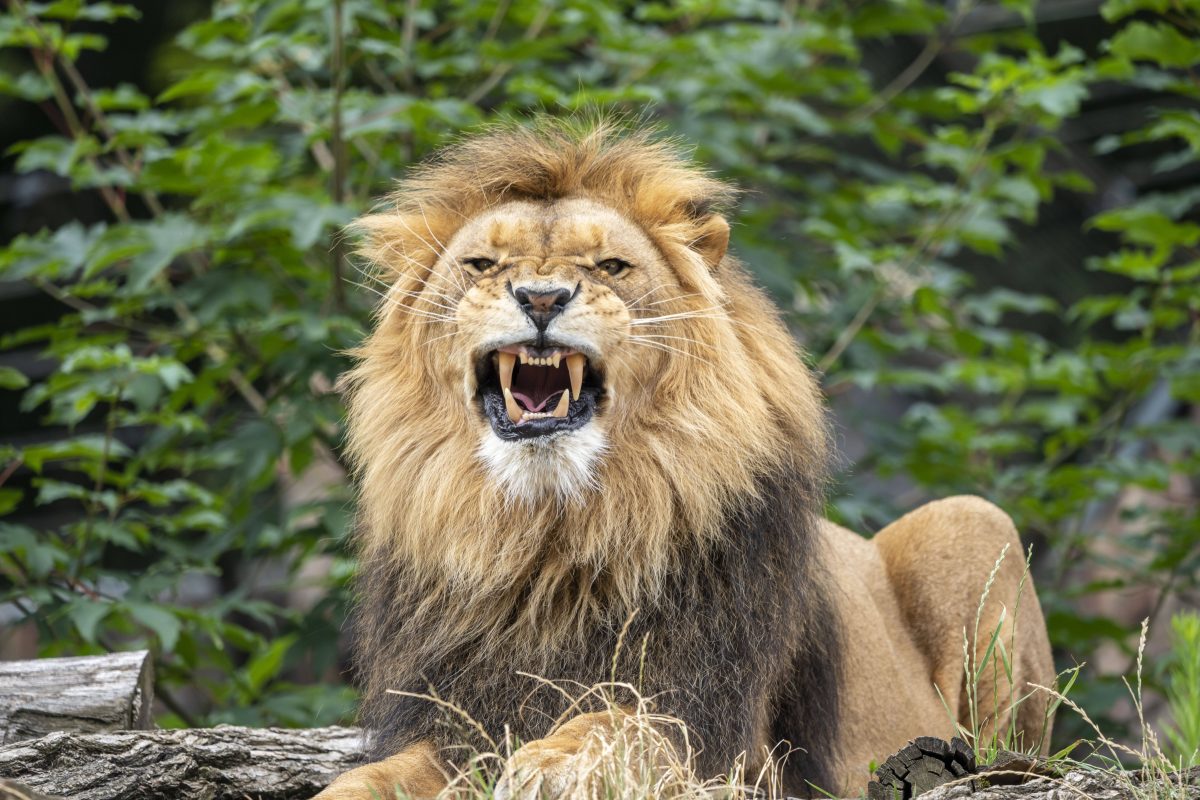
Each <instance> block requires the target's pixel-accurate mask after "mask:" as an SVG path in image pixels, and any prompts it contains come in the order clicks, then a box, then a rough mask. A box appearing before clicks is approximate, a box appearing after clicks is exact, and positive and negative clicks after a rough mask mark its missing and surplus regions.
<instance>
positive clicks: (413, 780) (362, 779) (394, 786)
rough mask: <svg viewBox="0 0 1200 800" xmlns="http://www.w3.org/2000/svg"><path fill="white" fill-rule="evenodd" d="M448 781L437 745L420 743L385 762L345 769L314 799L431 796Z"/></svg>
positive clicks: (359, 799)
mask: <svg viewBox="0 0 1200 800" xmlns="http://www.w3.org/2000/svg"><path fill="white" fill-rule="evenodd" d="M447 781H448V778H447V776H446V772H445V770H444V768H443V766H442V763H441V761H439V759H438V752H437V748H435V747H434V746H433V744H432V743H430V742H419V743H417V744H414V745H411V746H409V747H406V748H404V749H403V750H401V751H400V752H399V753H397V754H396V755H394V756H391V757H390V758H385V759H383V760H382V761H376V762H373V763H371V764H366V765H364V766H361V767H356V768H355V769H352V770H350V771H349V772H344V773H342V774H341V775H339V776H338V777H337V778H336V779H334V781H333V783H331V784H329V786H327V787H325V789H324V790H323V791H322V792H321V793H320V794H318V795H317V796H316V797H315V798H313V800H377V798H385V799H386V798H392V797H396V796H397V795H396V792H397V790H399V791H400V792H402V793H403V796H404V797H410V798H414V799H417V798H429V797H434V796H436V795H437V793H438V792H440V791H441V790H442V789H443V788H444V787H445V786H446V783H447Z"/></svg>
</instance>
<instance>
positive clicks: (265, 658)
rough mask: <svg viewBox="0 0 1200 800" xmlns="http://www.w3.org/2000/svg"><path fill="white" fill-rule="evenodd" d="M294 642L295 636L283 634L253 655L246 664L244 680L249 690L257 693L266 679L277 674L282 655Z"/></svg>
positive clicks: (281, 663)
mask: <svg viewBox="0 0 1200 800" xmlns="http://www.w3.org/2000/svg"><path fill="white" fill-rule="evenodd" d="M295 643H296V636H294V635H293V636H284V637H282V638H279V639H276V640H275V641H274V642H272V643H271V646H270V647H268V648H267V649H266V650H265V651H264V652H262V653H259V654H257V655H255V656H254V657H253V658H252V659H250V663H248V664H247V665H246V682H247V684H248V685H249V687H250V691H251V692H253V693H254V694H256V695H257V694H258V693H259V692H261V691H262V688H263V686H264V685H266V683H267V681H269V680H271V679H272V678H274V677H275V676H276V675H278V674H279V670H280V669H281V668H282V667H283V659H284V656H286V655H287V653H288V651H289V650H290V649H291V648H292V645H294V644H295Z"/></svg>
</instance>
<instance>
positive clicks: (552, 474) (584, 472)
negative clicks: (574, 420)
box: [479, 422, 606, 503]
mask: <svg viewBox="0 0 1200 800" xmlns="http://www.w3.org/2000/svg"><path fill="white" fill-rule="evenodd" d="M605 447H606V440H605V437H604V433H603V432H602V431H601V430H600V429H599V427H598V426H597V425H596V424H595V423H594V422H591V423H588V424H587V425H584V426H583V427H582V428H580V429H578V430H574V431H570V432H568V433H555V434H551V435H550V436H543V437H539V438H537V439H521V440H518V441H515V442H508V441H505V440H503V439H501V438H500V437H498V436H497V435H496V434H495V433H493V432H492V429H491V428H490V427H489V428H488V429H487V430H486V431H484V434H483V439H482V441H480V443H479V458H480V459H481V460H482V461H483V464H484V466H485V467H486V468H487V471H488V473H489V474H490V475H491V476H492V478H493V479H494V480H495V481H496V483H498V484H500V486H501V487H502V488H503V489H504V493H505V494H506V495H508V497H509V499H510V500H519V501H522V502H525V503H536V502H539V501H543V500H546V499H548V498H557V499H558V501H559V502H564V503H565V502H568V501H573V500H580V499H582V497H583V495H584V493H585V492H587V491H588V490H590V489H594V488H596V486H597V483H596V472H595V468H596V462H597V461H599V460H600V456H601V455H602V454H603V453H604V448H605Z"/></svg>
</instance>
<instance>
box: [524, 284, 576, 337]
mask: <svg viewBox="0 0 1200 800" xmlns="http://www.w3.org/2000/svg"><path fill="white" fill-rule="evenodd" d="M513 297H515V298H516V300H517V303H519V304H520V306H521V310H522V311H524V312H525V314H526V316H528V317H529V318H530V319H531V320H533V324H534V326H536V327H537V329H538V331H539V332H542V333H544V332H545V331H546V327H547V326H548V325H549V324H550V320H552V319H554V318H555V317H557V316H558V315H559V314H561V313H562V311H563V309H564V308H566V306H567V303H569V302H571V300H572V298H574V297H575V295H574V294H572V293H571V292H570V290H568V289H558V290H556V291H553V292H531V291H529V290H528V289H525V288H520V289H514V290H513Z"/></svg>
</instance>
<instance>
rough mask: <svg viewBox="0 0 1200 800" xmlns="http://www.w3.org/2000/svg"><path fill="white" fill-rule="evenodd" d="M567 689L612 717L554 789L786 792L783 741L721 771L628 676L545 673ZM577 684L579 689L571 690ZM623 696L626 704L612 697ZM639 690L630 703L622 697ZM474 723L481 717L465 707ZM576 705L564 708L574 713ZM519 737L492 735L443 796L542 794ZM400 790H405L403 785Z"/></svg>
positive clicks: (561, 792) (624, 794) (462, 799)
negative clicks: (582, 677) (704, 762)
mask: <svg viewBox="0 0 1200 800" xmlns="http://www.w3.org/2000/svg"><path fill="white" fill-rule="evenodd" d="M536 680H539V681H541V682H542V683H545V684H547V685H549V686H552V687H553V688H554V689H556V690H557V691H559V692H561V693H563V694H564V696H566V697H567V698H568V699H569V701H570V705H571V706H572V708H574V709H575V710H578V709H579V708H580V707H583V706H585V705H589V704H594V701H595V700H596V699H597V698H599V699H600V700H601V701H603V702H604V703H605V704H606V707H607V708H608V713H609V714H610V715H611V719H612V724H611V725H609V726H606V727H605V728H603V729H597V730H596V731H595V732H594V733H592V734H590V735H588V736H586V737H585V738H584V740H583V743H582V746H581V747H580V749H579V751H578V752H577V753H575V754H574V755H572V756H570V757H569V758H567V759H566V760H565V762H564V763H563V764H562V765H561V766H562V768H561V769H559V770H557V771H556V774H555V776H554V777H555V786H554V790H553V795H554V796H555V797H569V798H571V800H649V799H650V798H670V799H671V800H718V799H720V800H738V799H739V798H755V800H782V798H784V797H786V796H787V795H786V794H785V793H784V791H783V787H782V781H781V777H780V776H781V771H782V767H783V764H784V762H785V760H786V758H787V756H788V754H789V753H788V752H787V751H786V750H784V748H783V747H782V746H780V747H779V748H776V750H775V751H773V752H768V753H764V766H762V767H761V768H760V769H757V770H756V771H755V772H753V773H750V772H748V771H747V768H746V759H745V757H744V756H743V757H742V758H739V759H738V760H737V761H735V763H733V764H731V765H730V767H729V770H728V772H727V773H726V774H725V775H723V776H720V777H717V778H711V777H709V778H705V777H701V776H700V775H699V774H698V773H697V771H696V754H697V753H696V750H695V749H694V746H693V742H692V740H691V738H690V736H689V735H688V730H687V726H686V725H685V724H684V723H683V721H682V720H679V719H676V718H674V717H671V716H667V715H665V714H660V713H658V712H656V711H655V710H654V703H653V700H652V699H650V698H646V697H643V696H642V695H641V694H640V693H639V692H638V691H637V689H636V687H634V686H632V685H630V684H624V683H602V684H597V685H595V686H592V687H589V688H587V689H585V690H582V691H580V687H577V686H572V687H571V688H570V689H569V688H567V687H565V686H564V685H562V684H560V683H558V682H554V681H548V680H545V679H542V678H538V679H536ZM571 689H574V691H575V693H574V694H572V691H571ZM618 693H619V694H620V695H621V697H622V701H623V702H622V704H621V708H618V707H617V706H616V704H615V702H614V701H613V697H614V696H615V695H616V694H618ZM631 697H632V698H634V704H633V705H632V706H630V705H629V704H628V702H624V701H626V700H627V698H631ZM450 708H451V709H452V710H453V711H454V712H455V713H458V714H460V715H461V716H463V717H464V719H465V721H466V722H467V724H468V725H472V726H474V725H475V724H476V723H475V722H474V721H473V720H471V719H470V718H469V717H466V715H465V713H464V712H462V711H461V710H459V709H455V708H453V707H450ZM571 713H573V712H572V711H570V710H568V712H566V713H564V717H567V716H569V715H570V714H571ZM520 744H521V743H520V742H519V741H517V740H516V739H515V738H513V737H511V736H510V737H507V739H506V740H505V741H503V742H497V743H494V749H493V751H491V752H486V753H475V754H473V755H472V756H471V757H470V758H469V759H467V760H466V763H465V764H464V766H463V767H462V768H461V769H460V771H459V772H458V773H457V774H455V775H453V776H452V777H451V780H450V782H449V783H448V784H447V786H446V788H445V789H443V790H442V792H441V793H440V794H439V795H438V800H506V798H535V797H539V796H540V795H541V794H542V793H543V792H545V791H546V790H548V789H549V788H550V787H548V786H546V785H544V783H543V777H542V776H541V775H530V774H523V773H522V772H521V771H520V769H519V767H518V766H516V761H515V760H514V759H513V758H512V756H513V754H514V753H515V752H516V751H517V750H518V749H519V747H520ZM395 797H396V798H398V799H401V800H403V799H404V798H405V795H404V794H403V793H402V792H400V791H397V793H396V795H395Z"/></svg>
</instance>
